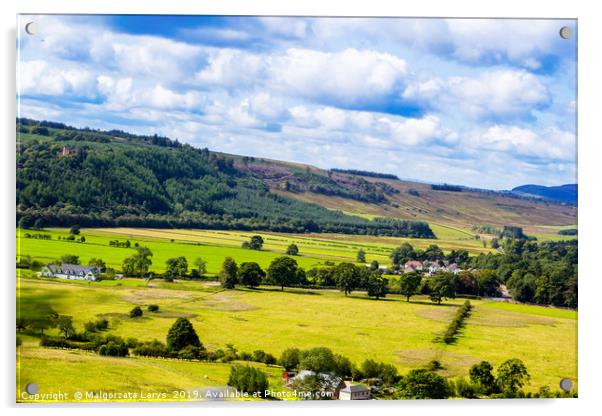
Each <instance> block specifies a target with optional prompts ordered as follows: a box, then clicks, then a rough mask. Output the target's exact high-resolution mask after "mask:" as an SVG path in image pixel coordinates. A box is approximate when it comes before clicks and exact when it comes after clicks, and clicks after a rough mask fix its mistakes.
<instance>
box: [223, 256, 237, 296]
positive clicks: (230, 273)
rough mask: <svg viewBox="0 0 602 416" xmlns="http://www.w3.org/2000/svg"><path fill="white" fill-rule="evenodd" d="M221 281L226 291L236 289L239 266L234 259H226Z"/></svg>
mask: <svg viewBox="0 0 602 416" xmlns="http://www.w3.org/2000/svg"><path fill="white" fill-rule="evenodd" d="M219 279H220V282H221V283H222V287H223V288H226V289H234V287H235V286H236V283H238V266H237V265H236V262H235V261H234V259H233V258H232V257H226V258H225V259H224V262H223V263H222V270H221V272H220V273H219Z"/></svg>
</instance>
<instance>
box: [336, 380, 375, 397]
mask: <svg viewBox="0 0 602 416" xmlns="http://www.w3.org/2000/svg"><path fill="white" fill-rule="evenodd" d="M339 400H370V389H369V388H368V387H366V386H364V385H363V384H352V383H350V382H348V381H346V382H345V387H343V388H342V389H341V391H340V392H339Z"/></svg>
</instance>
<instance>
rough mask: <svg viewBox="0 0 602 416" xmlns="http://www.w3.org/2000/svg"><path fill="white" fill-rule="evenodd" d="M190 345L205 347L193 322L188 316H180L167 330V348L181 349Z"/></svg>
mask: <svg viewBox="0 0 602 416" xmlns="http://www.w3.org/2000/svg"><path fill="white" fill-rule="evenodd" d="M188 345H192V346H193V347H199V348H203V344H201V341H200V340H199V336H198V335H197V333H196V331H195V330H194V327H193V326H192V323H191V322H190V321H189V320H188V319H186V318H178V319H177V320H176V322H174V324H173V325H172V326H171V328H169V331H168V332H167V348H168V349H169V350H170V351H180V350H181V349H182V348H184V347H186V346H188Z"/></svg>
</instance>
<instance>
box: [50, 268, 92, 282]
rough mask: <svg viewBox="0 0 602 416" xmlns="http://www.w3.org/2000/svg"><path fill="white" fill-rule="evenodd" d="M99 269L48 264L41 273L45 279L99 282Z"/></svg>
mask: <svg viewBox="0 0 602 416" xmlns="http://www.w3.org/2000/svg"><path fill="white" fill-rule="evenodd" d="M99 274H100V270H99V269H98V267H92V266H80V265H79V264H48V265H46V266H44V267H43V268H42V271H41V272H40V275H41V276H44V277H58V278H61V279H70V280H90V281H95V280H98V275H99Z"/></svg>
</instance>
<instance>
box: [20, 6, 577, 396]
mask: <svg viewBox="0 0 602 416" xmlns="http://www.w3.org/2000/svg"><path fill="white" fill-rule="evenodd" d="M17 33H18V62H17V80H18V95H17V106H18V119H17V123H16V151H17V166H16V195H17V202H16V213H17V214H16V227H17V228H16V244H17V259H16V261H17V288H18V290H17V294H16V295H17V305H18V306H17V322H16V331H17V377H16V392H17V397H16V400H17V401H19V402H27V403H41V402H121V401H144V402H147V401H151V402H154V401H173V402H180V401H197V400H199V401H200V400H224V399H225V400H240V399H243V400H258V401H263V400H304V399H308V400H316V399H330V400H403V399H440V398H447V399H457V398H466V399H472V398H483V399H484V398H523V397H524V398H532V397H542V398H543V397H576V396H577V348H576V343H577V339H576V334H577V332H576V329H577V181H576V170H577V164H576V125H575V119H576V91H577V84H576V65H577V61H576V48H577V23H576V21H575V20H537V19H528V20H500V19H420V18H412V19H409V18H316V17H312V18H304V17H224V16H142V15H139V16H136V15H134V16H132V15H128V16H119V15H108V16H107V15H104V16H94V15H69V16H67V15H65V16H61V15H20V16H19V18H18V30H17Z"/></svg>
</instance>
